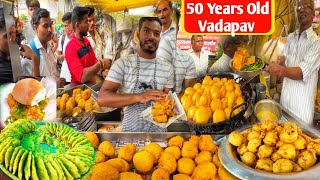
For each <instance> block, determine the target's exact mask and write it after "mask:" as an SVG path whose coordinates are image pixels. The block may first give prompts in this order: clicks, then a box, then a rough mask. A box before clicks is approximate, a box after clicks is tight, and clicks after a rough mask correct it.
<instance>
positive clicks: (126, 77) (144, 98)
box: [98, 17, 174, 132]
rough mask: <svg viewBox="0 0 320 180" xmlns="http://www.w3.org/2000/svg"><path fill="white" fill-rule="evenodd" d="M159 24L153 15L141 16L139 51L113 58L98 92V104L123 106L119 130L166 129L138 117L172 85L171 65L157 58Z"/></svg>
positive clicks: (172, 73) (145, 130) (143, 130)
mask: <svg viewBox="0 0 320 180" xmlns="http://www.w3.org/2000/svg"><path fill="white" fill-rule="evenodd" d="M161 25H162V24H161V21H160V20H159V19H158V18H156V17H142V18H140V21H139V32H138V34H137V36H138V38H139V42H140V48H139V50H138V53H137V54H132V55H129V56H127V57H122V58H120V59H118V60H116V61H115V63H114V64H113V65H112V67H111V69H110V71H109V74H108V76H107V78H106V80H105V81H104V83H103V85H102V87H101V89H100V91H99V96H98V103H99V105H100V106H107V107H116V108H121V107H125V109H124V118H123V120H122V131H135V132H148V131H166V129H165V128H160V127H158V126H156V125H154V124H153V123H151V122H149V121H147V120H145V119H143V118H142V117H141V112H142V111H143V110H145V109H146V108H148V107H149V106H150V105H151V104H150V103H151V101H154V100H159V99H161V98H162V97H164V96H165V95H166V93H168V92H169V91H170V90H171V88H173V86H174V82H173V78H174V72H173V67H172V65H171V64H169V63H167V62H165V61H163V60H161V59H159V58H157V57H156V51H157V49H158V45H159V41H160V32H161ZM118 90H119V91H120V93H121V94H118V93H117V92H118Z"/></svg>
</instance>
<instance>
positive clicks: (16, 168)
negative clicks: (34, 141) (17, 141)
mask: <svg viewBox="0 0 320 180" xmlns="http://www.w3.org/2000/svg"><path fill="white" fill-rule="evenodd" d="M24 151H25V150H24V149H23V148H21V149H20V150H19V153H18V154H17V156H16V158H14V162H13V168H12V174H15V173H16V172H17V170H18V165H19V161H20V158H21V156H22V155H23V153H24Z"/></svg>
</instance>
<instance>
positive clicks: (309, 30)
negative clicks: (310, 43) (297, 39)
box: [294, 26, 313, 39]
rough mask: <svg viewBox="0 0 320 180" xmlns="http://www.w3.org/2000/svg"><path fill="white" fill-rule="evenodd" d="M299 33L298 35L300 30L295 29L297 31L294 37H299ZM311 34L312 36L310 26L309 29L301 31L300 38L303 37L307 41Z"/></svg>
mask: <svg viewBox="0 0 320 180" xmlns="http://www.w3.org/2000/svg"><path fill="white" fill-rule="evenodd" d="M299 33H300V29H297V30H296V31H295V32H294V36H299ZM312 34H313V28H312V26H311V27H309V28H308V29H307V30H305V31H303V32H302V33H301V36H303V37H305V38H306V39H309V38H310V37H311V35H312Z"/></svg>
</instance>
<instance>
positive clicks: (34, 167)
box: [31, 156, 39, 180]
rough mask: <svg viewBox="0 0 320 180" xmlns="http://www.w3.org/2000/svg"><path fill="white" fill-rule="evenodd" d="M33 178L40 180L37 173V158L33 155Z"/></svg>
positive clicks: (33, 179)
mask: <svg viewBox="0 0 320 180" xmlns="http://www.w3.org/2000/svg"><path fill="white" fill-rule="evenodd" d="M31 179H32V180H39V177H38V174H37V167H36V158H35V157H34V156H32V163H31Z"/></svg>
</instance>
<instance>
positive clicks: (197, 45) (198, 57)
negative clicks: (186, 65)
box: [187, 35, 211, 78]
mask: <svg viewBox="0 0 320 180" xmlns="http://www.w3.org/2000/svg"><path fill="white" fill-rule="evenodd" d="M191 45H192V48H191V49H189V50H187V53H188V54H189V55H190V56H191V57H192V59H193V60H194V63H195V65H196V72H197V77H198V78H199V77H202V76H204V75H206V74H207V70H208V62H209V55H211V52H209V51H206V50H204V49H202V46H203V36H202V35H193V36H192V37H191Z"/></svg>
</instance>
